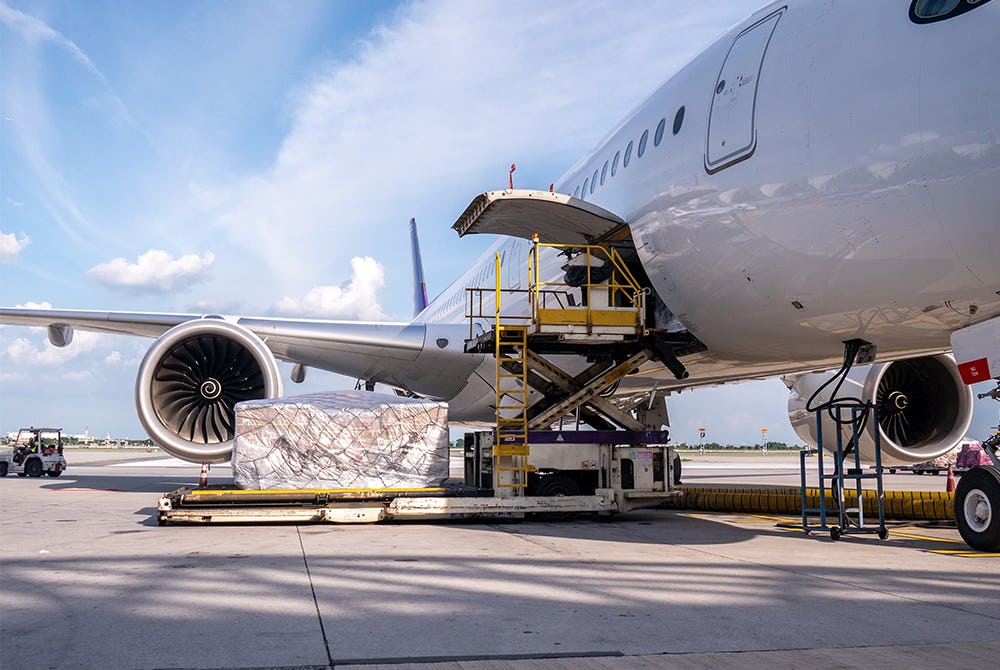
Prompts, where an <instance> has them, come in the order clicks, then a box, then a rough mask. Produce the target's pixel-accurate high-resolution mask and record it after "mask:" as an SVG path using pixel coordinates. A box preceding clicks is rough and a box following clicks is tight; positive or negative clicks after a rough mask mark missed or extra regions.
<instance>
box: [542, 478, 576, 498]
mask: <svg viewBox="0 0 1000 670" xmlns="http://www.w3.org/2000/svg"><path fill="white" fill-rule="evenodd" d="M537 490H538V494H537V495H540V496H578V495H580V487H579V486H577V485H576V482H575V481H574V480H573V478H572V477H569V476H567V475H546V476H545V477H542V478H541V480H540V481H539V482H538V488H537Z"/></svg>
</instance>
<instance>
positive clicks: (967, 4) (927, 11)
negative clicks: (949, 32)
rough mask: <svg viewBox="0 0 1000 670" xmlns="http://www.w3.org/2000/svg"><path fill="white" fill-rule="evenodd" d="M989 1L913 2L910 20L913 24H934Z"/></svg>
mask: <svg viewBox="0 0 1000 670" xmlns="http://www.w3.org/2000/svg"><path fill="white" fill-rule="evenodd" d="M989 1H990V0H913V3H912V4H911V5H910V20H911V21H913V22H914V23H934V22H935V21H944V20H945V19H950V18H952V17H953V16H958V15H959V14H964V13H965V12H968V11H971V10H973V9H975V8H976V7H981V6H983V5H985V4H986V3H987V2H989Z"/></svg>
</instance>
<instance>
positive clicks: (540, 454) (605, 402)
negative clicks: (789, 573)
mask: <svg viewBox="0 0 1000 670" xmlns="http://www.w3.org/2000/svg"><path fill="white" fill-rule="evenodd" d="M501 200H502V198H501ZM493 205H496V202H493V203H492V204H487V205H484V207H483V208H478V209H475V210H470V212H471V214H470V216H472V220H470V221H468V222H467V224H468V225H466V226H464V228H463V230H465V232H468V231H469V230H471V228H472V227H474V226H475V225H477V223H476V222H477V221H478V222H484V221H485V222H486V224H487V225H488V219H489V217H490V216H491V214H490V212H491V211H492V210H491V207H492V206H493ZM484 217H485V218H484ZM480 232H489V231H488V230H484V231H480ZM462 234H464V233H462ZM541 247H552V248H558V249H559V250H560V252H561V253H563V254H565V255H566V257H567V259H568V262H567V265H566V266H565V269H566V272H567V274H566V281H563V282H546V281H542V280H541V279H540V274H539V271H538V269H539V262H540V261H539V259H540V256H539V248H541ZM501 264H502V256H501V255H500V254H497V256H496V260H495V267H494V274H493V276H494V277H495V278H499V277H502V276H503V269H502V267H501ZM573 268H576V270H577V271H576V272H573ZM527 270H528V272H527V276H528V278H529V282H528V286H527V288H526V289H520V288H518V289H502V288H501V287H500V283H499V282H497V284H496V286H495V287H493V288H470V289H468V294H467V304H466V315H467V316H468V318H469V338H468V339H467V340H466V342H465V350H466V351H467V352H468V353H473V354H485V355H492V356H493V357H494V359H495V361H496V371H495V378H494V383H493V388H494V390H495V392H496V399H495V403H494V405H493V407H494V409H495V419H496V428H495V429H494V430H491V431H484V432H478V433H469V434H468V435H467V436H466V439H465V454H464V458H465V477H464V482H463V483H461V484H455V485H451V486H447V487H442V488H431V489H403V490H398V489H396V490H393V489H362V490H334V491H322V490H321V491H313V490H287V491H273V490H266V491H249V490H242V491H241V490H236V489H234V488H225V489H214V490H205V489H187V488H185V489H179V490H177V491H174V492H172V493H168V494H165V495H164V496H162V497H161V498H160V501H159V505H158V507H157V519H158V521H159V522H160V523H161V524H165V523H169V522H181V521H187V522H201V523H207V522H212V521H254V522H256V521H274V520H280V519H285V520H294V521H334V522H373V521H379V520H382V519H405V518H411V519H413V518H416V519H441V518H446V519H447V518H466V517H487V518H490V517H492V518H497V517H511V518H514V517H523V516H525V515H528V514H535V513H539V514H546V515H549V516H565V515H568V514H572V513H575V512H596V513H599V514H602V515H606V516H610V515H612V514H615V513H617V512H627V511H629V510H632V509H638V508H640V507H653V506H656V505H659V504H661V503H663V502H665V501H667V500H669V499H671V498H673V497H680V496H681V495H683V493H682V492H681V491H679V490H676V489H675V488H674V487H675V484H676V483H677V482H679V481H680V459H679V458H678V457H677V455H676V454H675V452H674V451H673V449H672V448H670V447H669V446H667V440H668V433H667V431H665V430H659V428H661V427H662V426H663V425H666V424H668V421H667V420H666V419H667V417H666V404H665V396H664V395H663V394H662V393H660V392H657V391H656V389H655V388H654V389H653V391H651V392H648V393H642V394H639V395H638V396H636V397H634V398H629V397H615V396H614V391H615V389H616V388H617V387H618V384H619V382H620V381H621V380H622V379H623V378H624V377H626V376H627V375H628V374H631V373H633V372H636V371H637V370H638V368H639V366H640V365H642V364H643V363H645V362H646V361H648V360H653V359H660V360H662V361H663V362H664V364H665V365H667V366H668V367H669V368H670V369H671V370H672V371H673V372H674V374H675V375H676V376H678V378H683V377H684V376H686V374H687V372H686V370H685V369H684V366H683V365H682V364H681V363H680V361H679V360H678V359H677V355H678V352H681V353H683V351H684V350H683V347H684V346H688V345H690V343H689V342H687V341H686V340H685V341H676V342H675V341H673V340H672V339H671V335H670V334H668V333H664V332H657V333H653V331H651V330H649V329H648V328H647V324H646V320H645V319H646V314H647V309H646V304H645V291H644V290H643V287H642V286H641V285H640V284H639V282H638V281H637V280H636V278H635V276H633V274H632V271H631V270H630V269H629V267H628V265H627V263H626V262H625V260H624V259H623V258H622V257H621V256H620V255H619V254H618V252H617V250H616V248H615V246H614V245H612V244H610V243H609V244H607V245H604V246H601V245H581V244H575V245H560V244H543V243H540V242H539V241H538V239H537V236H535V237H534V238H533V240H532V251H531V253H530V254H529V257H528V268H527ZM571 275H573V276H572V277H571ZM519 301H520V303H521V304H523V303H525V302H527V303H529V304H530V305H531V309H530V314H531V316H530V317H526V316H524V315H523V314H522V312H521V311H519V310H518V309H514V310H513V311H511V312H510V313H507V314H505V313H504V312H502V311H501V304H504V305H508V306H510V305H511V304H513V305H515V306H516V305H517V304H518V303H519ZM678 347H680V348H678ZM567 419H569V420H572V421H574V423H575V425H577V426H579V425H580V423H583V424H586V425H588V426H590V427H591V428H592V429H593V430H586V431H578V430H574V431H563V430H557V429H553V427H554V426H559V427H561V426H562V425H563V424H564V422H565V420H567ZM571 425H573V424H571ZM238 431H239V428H237V432H238ZM237 437H238V435H237Z"/></svg>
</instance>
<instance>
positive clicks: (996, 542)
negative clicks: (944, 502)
mask: <svg viewBox="0 0 1000 670" xmlns="http://www.w3.org/2000/svg"><path fill="white" fill-rule="evenodd" d="M955 522H956V523H957V524H958V532H959V533H961V534H962V539H963V540H965V543H966V544H967V545H969V546H970V547H972V548H973V549H978V550H979V551H1000V468H997V467H996V466H995V465H984V466H979V467H975V468H972V469H971V470H969V471H968V472H966V473H965V474H964V475H962V477H961V479H959V480H958V487H957V488H956V489H955Z"/></svg>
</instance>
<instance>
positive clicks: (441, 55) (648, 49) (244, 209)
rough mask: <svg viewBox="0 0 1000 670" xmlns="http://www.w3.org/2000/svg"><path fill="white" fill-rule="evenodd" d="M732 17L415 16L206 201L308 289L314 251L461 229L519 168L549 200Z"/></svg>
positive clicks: (553, 11) (525, 182)
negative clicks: (408, 230)
mask: <svg viewBox="0 0 1000 670" xmlns="http://www.w3.org/2000/svg"><path fill="white" fill-rule="evenodd" d="M726 12H728V13H729V14H731V15H733V16H734V17H736V18H742V17H741V12H740V11H738V10H735V11H734V8H733V7H732V6H729V7H726V8H724V9H722V10H720V9H717V8H714V7H703V6H702V5H701V4H699V5H697V6H696V7H694V8H693V9H688V8H678V7H677V6H676V3H662V4H660V5H649V4H647V3H617V2H615V3H604V4H601V3H590V2H576V3H573V2H567V3H557V4H556V5H551V6H550V5H545V4H539V3H535V2H518V1H516V0H514V1H512V2H503V3H500V2H472V3H470V2H467V1H466V0H442V1H440V2H415V3H411V4H406V5H404V7H403V9H401V10H400V12H399V13H398V14H397V15H396V16H395V17H394V18H393V20H391V21H390V22H388V23H387V24H385V25H382V26H379V27H378V28H376V29H375V30H374V31H373V32H372V34H371V36H370V37H369V39H368V40H367V41H366V42H365V43H363V44H362V45H361V46H360V48H358V49H356V50H355V53H356V55H355V56H354V57H353V59H351V60H350V61H347V62H337V63H330V64H328V65H327V66H326V67H325V68H324V69H323V70H322V71H321V72H319V73H318V74H317V75H316V76H315V77H314V78H313V79H312V81H311V82H309V83H308V84H306V85H303V86H301V88H300V91H299V93H298V95H296V96H294V97H293V99H292V100H291V102H290V104H289V107H290V117H291V124H290V125H291V128H290V131H289V133H288V134H287V136H286V137H285V138H284V140H283V142H282V144H281V146H280V150H279V151H278V153H277V156H276V158H275V160H274V162H273V164H272V166H271V167H270V169H268V170H266V171H263V172H260V173H258V174H254V175H251V176H249V177H247V178H246V179H245V180H243V181H242V182H238V183H235V184H233V185H232V186H231V187H230V188H223V189H220V190H219V192H217V193H214V194H212V195H206V190H207V189H206V188H202V189H199V190H198V192H200V193H202V196H203V202H205V203H214V204H216V205H217V206H218V207H219V209H218V221H219V222H220V223H221V224H222V225H223V226H224V227H226V228H227V229H228V230H229V231H230V233H231V236H232V239H233V242H234V243H236V244H238V245H241V246H243V247H244V248H245V250H246V251H247V252H248V253H251V254H254V255H255V256H258V257H259V258H260V259H261V260H262V261H263V262H264V263H265V264H266V265H267V266H268V268H269V269H270V270H271V275H272V276H274V277H276V278H278V280H279V281H282V282H284V284H283V285H284V286H289V285H291V284H293V283H294V284H297V285H299V286H301V285H309V283H314V282H315V281H316V269H317V268H321V269H322V268H324V267H325V265H326V264H327V263H328V262H329V258H330V254H331V253H332V254H336V253H337V250H336V249H332V250H331V246H332V245H329V244H328V245H322V244H317V241H318V240H337V242H338V245H339V246H340V248H341V249H351V250H352V251H354V250H360V249H364V248H368V249H370V248H371V247H372V241H371V237H372V234H373V231H376V230H378V229H379V228H381V229H383V230H384V229H385V228H386V227H387V226H389V225H391V224H392V223H394V222H396V223H398V224H399V225H400V226H402V225H404V224H405V221H406V219H407V218H409V217H410V216H413V215H416V216H417V217H418V218H420V216H422V213H421V212H423V213H424V214H427V215H430V216H434V217H450V216H457V215H458V214H459V213H460V212H461V209H462V207H464V206H465V204H467V203H468V200H469V199H470V198H471V197H472V196H474V195H475V194H476V193H478V192H481V191H483V190H488V189H490V188H496V187H503V186H505V185H506V179H507V168H508V166H510V164H511V163H512V162H515V161H516V162H517V163H518V165H519V167H520V168H521V169H520V171H519V173H518V174H516V175H515V181H516V183H518V182H517V179H518V178H519V177H520V179H521V181H520V182H519V183H520V185H522V186H524V187H534V188H547V187H548V185H549V183H550V182H553V181H555V180H556V179H557V178H558V177H559V174H560V172H561V171H562V170H564V169H566V168H568V167H569V166H570V164H571V163H572V162H573V160H575V159H576V158H577V157H578V156H579V155H580V154H581V153H582V151H583V150H584V149H585V148H586V147H587V146H590V145H593V144H594V143H596V142H597V141H598V140H600V134H601V132H602V131H604V130H607V129H608V128H610V127H611V126H612V125H613V124H614V123H615V122H616V121H618V120H620V118H621V116H622V115H623V113H624V112H625V111H627V110H628V109H629V108H631V107H633V106H634V105H635V104H636V103H638V102H639V101H640V100H641V99H642V97H643V96H645V95H647V94H648V93H650V92H651V91H652V89H653V87H654V86H655V85H656V84H658V83H659V82H660V81H662V80H663V79H664V78H665V77H666V76H667V75H669V74H670V73H671V71H673V70H675V69H677V68H679V67H680V66H681V65H682V64H683V63H684V61H685V60H686V59H687V58H688V57H690V56H691V55H692V54H693V53H694V52H695V51H696V49H698V48H701V47H703V46H704V45H705V44H706V43H707V42H708V40H709V39H710V38H711V37H713V36H714V35H715V34H717V33H718V31H719V29H718V26H719V15H720V14H725V13H726ZM512 16H517V17H518V19H517V20H516V21H514V20H510V17H512ZM661 18H664V19H669V31H667V32H666V33H665V32H664V27H663V21H661V20H659V19H661ZM665 39H668V40H669V43H670V48H669V49H665V48H663V44H664V40H665ZM623 73H624V74H623ZM526 158H527V159H529V160H525V159H526ZM553 166H555V167H553ZM529 180H530V181H529ZM220 203H221V204H220ZM411 203H412V205H411ZM428 203H437V204H436V205H429V204H428ZM413 205H417V207H414V206H413ZM414 209H420V210H421V211H413V210H414ZM428 210H430V211H428ZM441 210H443V211H441ZM443 223H447V222H446V221H445V222H443ZM466 248H468V247H466ZM341 253H344V252H341ZM348 253H351V252H348ZM335 260H340V259H336V258H335ZM285 290H286V291H287V290H288V289H285Z"/></svg>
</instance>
